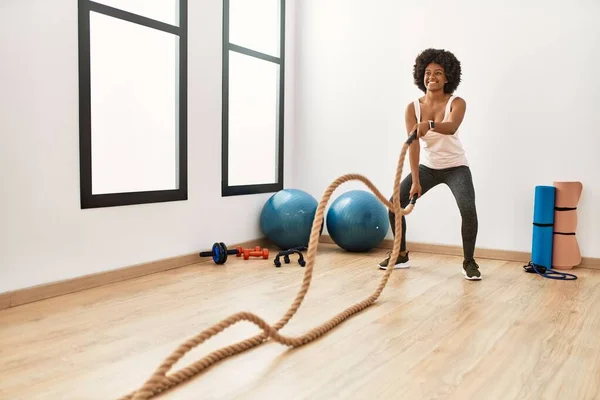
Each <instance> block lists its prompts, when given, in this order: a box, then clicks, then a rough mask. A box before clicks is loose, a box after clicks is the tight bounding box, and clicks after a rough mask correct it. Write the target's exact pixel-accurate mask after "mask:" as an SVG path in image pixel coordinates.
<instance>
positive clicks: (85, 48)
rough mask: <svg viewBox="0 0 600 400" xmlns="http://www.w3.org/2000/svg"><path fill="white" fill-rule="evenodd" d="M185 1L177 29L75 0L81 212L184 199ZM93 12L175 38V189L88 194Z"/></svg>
mask: <svg viewBox="0 0 600 400" xmlns="http://www.w3.org/2000/svg"><path fill="white" fill-rule="evenodd" d="M187 2H188V0H179V26H175V25H171V24H167V23H164V22H161V21H157V20H155V19H152V18H148V17H144V16H142V15H138V14H134V13H131V12H128V11H124V10H121V9H118V8H114V7H111V6H108V5H105V4H101V3H98V2H95V1H91V0H78V19H79V20H78V24H79V32H78V33H79V162H80V166H79V168H80V202H81V208H82V209H88V208H100V207H115V206H126V205H136V204H148V203H160V202H170V201H180V200H187V199H188V170H187V169H188V159H187V157H188V154H187V153H188V150H187V149H188V144H187V81H188V77H187V48H188V16H187V14H188V11H187V10H188V7H187ZM91 12H97V13H101V14H104V15H108V16H110V17H114V18H118V19H121V20H125V21H128V22H131V23H135V24H139V25H143V26H145V27H148V28H152V29H157V30H159V31H163V32H166V33H170V34H174V35H177V36H179V132H178V138H177V140H178V145H179V148H178V161H179V163H178V173H179V183H178V189H173V190H168V189H167V190H154V191H139V192H121V193H108V194H93V193H92V140H91V139H92V128H91V100H90V95H91V93H90V80H91V78H90V13H91Z"/></svg>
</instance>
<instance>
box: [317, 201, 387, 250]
mask: <svg viewBox="0 0 600 400" xmlns="http://www.w3.org/2000/svg"><path fill="white" fill-rule="evenodd" d="M389 225H390V223H389V219H388V209H387V207H385V206H384V205H383V204H382V203H381V202H380V201H379V199H378V198H377V197H375V195H374V194H372V193H371V192H367V191H365V190H351V191H348V192H345V193H343V194H342V195H340V196H339V197H338V198H337V199H335V200H334V201H333V203H332V204H331V207H330V208H329V210H328V212H327V230H328V231H329V235H330V236H331V239H332V240H333V241H334V242H335V243H336V244H337V245H338V246H340V247H341V248H342V249H344V250H346V251H352V252H364V251H369V250H371V249H373V248H375V247H377V246H378V245H379V244H380V243H381V242H382V241H383V239H384V238H385V236H386V235H387V231H388V228H389Z"/></svg>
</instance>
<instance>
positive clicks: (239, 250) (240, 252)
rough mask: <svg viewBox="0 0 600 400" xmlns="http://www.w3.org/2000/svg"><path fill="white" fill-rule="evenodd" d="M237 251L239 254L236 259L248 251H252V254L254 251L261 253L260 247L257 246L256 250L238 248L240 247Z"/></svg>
mask: <svg viewBox="0 0 600 400" xmlns="http://www.w3.org/2000/svg"><path fill="white" fill-rule="evenodd" d="M236 249H237V251H238V252H237V254H236V255H235V256H236V257H241V256H242V254H244V252H246V251H251V252H252V251H260V246H256V247H254V249H244V248H242V247H241V246H238V247H236Z"/></svg>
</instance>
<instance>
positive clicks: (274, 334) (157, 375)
mask: <svg viewBox="0 0 600 400" xmlns="http://www.w3.org/2000/svg"><path fill="white" fill-rule="evenodd" d="M415 139H416V132H412V133H411V134H410V135H409V137H408V139H407V140H406V141H405V142H404V145H403V146H402V149H401V151H400V157H399V160H398V167H397V169H396V176H395V179H394V192H393V193H394V194H393V197H392V200H393V202H390V201H389V200H387V199H386V198H385V197H384V196H383V195H382V194H381V192H380V191H379V190H378V189H377V188H376V187H375V185H374V184H373V183H372V182H371V181H370V180H369V179H367V178H366V177H364V176H362V175H359V174H347V175H343V176H340V177H339V178H338V179H336V180H335V181H334V182H333V183H331V185H329V187H328V188H327V190H326V191H325V194H324V195H323V197H322V199H321V202H320V203H319V206H318V207H317V211H316V214H315V217H314V220H313V225H312V229H311V233H310V241H309V244H308V250H307V257H306V268H305V272H304V278H303V280H302V286H301V287H300V290H299V291H298V293H297V295H296V298H295V299H294V301H293V302H292V305H291V306H290V308H289V309H288V310H287V312H286V313H285V315H283V317H281V319H280V320H279V321H278V322H277V323H275V324H274V325H273V326H271V325H269V324H268V323H267V322H266V321H264V320H263V319H262V318H260V317H259V316H257V315H255V314H253V313H250V312H239V313H236V314H233V315H231V316H229V317H228V318H226V319H224V320H222V321H221V322H219V323H217V324H216V325H214V326H212V327H210V328H208V329H205V330H204V331H202V332H200V333H199V334H198V335H196V336H194V337H192V338H191V339H189V340H187V341H186V342H185V343H183V344H181V345H180V346H179V347H178V348H177V349H176V350H175V351H174V352H173V353H172V354H171V355H170V356H169V357H167V358H166V359H165V360H164V361H163V363H162V364H161V365H160V366H159V367H158V368H157V369H156V371H155V372H154V373H153V374H152V376H151V377H150V378H149V379H148V380H147V381H146V382H145V383H144V384H143V385H142V387H140V388H139V389H138V390H136V391H134V392H132V393H130V394H128V395H126V396H123V397H121V398H120V400H146V399H150V398H152V397H154V396H157V395H158V394H160V393H162V392H165V391H166V390H168V389H171V388H173V387H175V386H177V385H179V384H181V383H183V382H185V381H187V380H189V379H190V378H192V377H194V376H195V375H198V374H199V373H201V372H202V371H204V370H206V369H207V368H209V367H210V366H211V365H213V364H215V363H217V362H219V361H221V360H223V359H225V358H227V357H231V356H233V355H236V354H239V353H242V352H244V351H246V350H248V349H250V348H253V347H256V346H258V345H260V344H262V343H265V342H266V341H267V340H268V339H269V338H270V339H272V340H275V341H276V342H279V343H281V344H283V345H286V346H289V347H299V346H303V345H305V344H307V343H310V342H312V341H313V340H315V339H317V338H319V337H321V336H323V335H324V334H325V333H327V332H328V331H330V330H331V329H333V328H334V327H336V326H337V325H339V324H340V323H342V322H343V321H344V320H346V319H347V318H349V317H350V316H352V315H353V314H356V313H358V312H359V311H362V310H364V309H365V308H367V307H369V306H370V305H372V304H373V303H374V302H375V301H376V300H377V298H379V296H380V294H381V292H382V291H383V289H384V288H385V285H386V284H387V282H388V279H389V277H390V275H391V274H392V271H393V270H394V268H387V270H386V272H385V274H384V275H383V276H382V278H381V281H380V282H379V285H378V286H377V289H376V290H375V291H374V292H373V293H372V294H371V295H370V296H369V297H367V298H365V299H364V300H363V301H361V302H359V303H356V304H354V305H352V306H350V307H348V308H347V309H345V310H344V311H342V312H341V313H339V314H337V315H336V316H334V317H333V318H331V319H330V320H328V321H326V322H325V323H323V324H321V325H319V326H317V327H315V328H313V329H311V330H310V331H308V332H306V333H305V334H303V335H300V336H295V337H293V336H285V335H282V334H280V333H279V330H281V328H283V327H284V326H285V325H286V324H287V323H288V322H289V320H290V319H291V318H292V317H293V316H294V314H295V313H296V311H297V310H298V308H299V307H300V304H301V303H302V301H303V300H304V297H305V295H306V293H307V292H308V288H309V286H310V282H311V280H312V274H313V267H314V263H315V256H316V253H317V247H318V243H319V236H320V232H321V225H322V224H323V215H324V213H325V207H326V205H327V204H328V202H329V198H330V197H331V195H332V194H333V192H334V191H335V190H336V189H337V188H338V187H339V186H340V185H341V184H342V183H345V182H348V181H352V180H358V181H361V182H363V183H364V184H365V185H366V186H367V187H368V188H369V189H371V191H372V192H373V193H374V194H375V195H376V196H377V198H378V199H379V200H380V201H381V202H382V203H383V204H384V205H385V206H386V207H387V208H388V209H393V210H394V214H395V218H394V224H395V226H396V227H399V228H397V229H396V230H395V231H396V232H397V234H396V235H395V237H394V245H393V248H392V254H391V256H390V266H392V265H393V261H392V260H395V259H396V258H397V257H398V255H399V254H400V240H401V238H402V229H401V227H402V225H401V224H402V215H407V214H410V213H411V212H412V210H413V208H414V205H415V202H416V197H414V198H413V199H412V200H411V201H410V203H409V204H408V205H407V207H406V208H404V209H403V208H401V207H400V179H401V177H402V167H403V165H404V159H405V157H406V152H407V150H408V148H409V146H410V145H411V144H412V142H413V141H414V140H415ZM240 321H249V322H252V323H254V324H256V325H257V326H258V327H259V328H261V329H262V330H263V332H262V333H260V334H258V335H256V336H253V337H251V338H248V339H246V340H243V341H241V342H238V343H235V344H232V345H229V346H226V347H223V348H220V349H218V350H215V351H213V352H212V353H210V354H208V355H207V356H205V357H203V358H202V359H200V360H198V361H196V362H195V363H193V364H191V365H189V366H187V367H185V368H182V369H180V370H179V371H176V372H174V373H172V374H170V375H167V372H169V371H170V370H171V367H172V366H173V365H174V364H175V363H176V362H177V361H179V360H180V359H181V358H182V357H183V356H184V355H185V354H186V353H187V352H189V351H190V350H192V349H193V348H194V347H196V346H199V345H200V344H202V343H203V342H205V341H206V340H208V339H209V338H210V337H212V336H215V335H216V334H218V333H220V332H222V331H223V330H225V329H227V328H228V327H230V326H232V325H233V324H235V323H237V322H240Z"/></svg>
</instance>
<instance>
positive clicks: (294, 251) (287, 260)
mask: <svg viewBox="0 0 600 400" xmlns="http://www.w3.org/2000/svg"><path fill="white" fill-rule="evenodd" d="M290 254H298V264H300V266H301V267H304V266H305V265H306V261H304V256H303V255H302V251H300V250H297V249H289V250H284V251H280V252H279V253H277V256H276V257H275V260H274V261H273V263H274V264H275V266H276V267H277V268H279V267H281V261H279V257H281V256H283V261H284V262H285V263H286V264H289V263H290Z"/></svg>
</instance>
